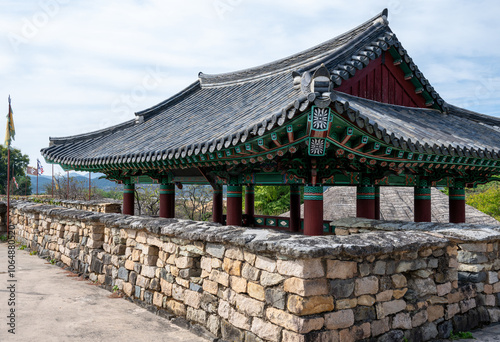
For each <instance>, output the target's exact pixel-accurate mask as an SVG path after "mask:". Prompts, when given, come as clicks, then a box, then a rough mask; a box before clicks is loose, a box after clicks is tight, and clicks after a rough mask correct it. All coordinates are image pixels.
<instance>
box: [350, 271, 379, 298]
mask: <svg viewBox="0 0 500 342" xmlns="http://www.w3.org/2000/svg"><path fill="white" fill-rule="evenodd" d="M377 292H378V278H377V277H375V276H370V277H364V278H358V279H356V280H355V286H354V295H355V296H361V295H364V294H376V293H377Z"/></svg>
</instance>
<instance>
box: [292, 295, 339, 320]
mask: <svg viewBox="0 0 500 342" xmlns="http://www.w3.org/2000/svg"><path fill="white" fill-rule="evenodd" d="M287 308H288V311H290V312H291V313H294V314H296V315H298V316H305V315H313V314H318V313H321V312H326V311H332V310H333V308H334V305H333V297H332V296H311V297H301V296H297V295H289V296H288V302H287Z"/></svg>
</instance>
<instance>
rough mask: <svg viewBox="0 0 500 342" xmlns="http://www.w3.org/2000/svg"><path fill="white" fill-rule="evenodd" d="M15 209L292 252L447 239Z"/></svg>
mask: <svg viewBox="0 0 500 342" xmlns="http://www.w3.org/2000/svg"><path fill="white" fill-rule="evenodd" d="M12 207H13V208H14V209H17V210H20V211H22V212H26V213H41V214H44V215H47V216H58V217H59V218H61V219H68V220H84V221H90V222H99V223H102V224H105V225H106V226H108V227H116V228H122V229H136V230H142V229H145V230H147V231H149V232H151V233H154V234H158V235H165V236H168V237H175V238H181V239H186V240H203V241H207V242H216V243H223V244H229V245H234V246H238V247H245V248H247V249H250V250H252V251H256V252H261V253H269V254H279V255H282V256H285V257H291V258H318V257H337V256H341V255H348V256H356V257H361V256H366V255H377V254H388V253H393V252H398V251H401V252H403V251H407V250H408V249H409V248H411V249H413V250H415V249H417V250H418V249H421V248H428V247H443V246H446V245H447V244H448V243H449V240H448V239H447V238H445V237H443V236H436V235H435V234H429V233H426V232H419V231H404V232H399V231H398V232H391V231H388V232H387V231H380V232H373V233H365V234H356V235H349V236H335V235H324V236H304V235H301V234H293V233H289V232H279V231H274V230H270V229H260V228H258V229H256V228H244V227H235V226H222V225H220V224H218V223H212V222H197V221H191V220H181V219H166V218H157V217H143V216H129V215H123V214H104V213H95V212H87V211H82V210H76V209H68V208H62V207H56V206H52V205H47V204H38V203H35V204H34V203H30V202H25V201H14V202H13V203H12Z"/></svg>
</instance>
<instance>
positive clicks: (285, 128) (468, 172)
mask: <svg viewBox="0 0 500 342" xmlns="http://www.w3.org/2000/svg"><path fill="white" fill-rule="evenodd" d="M387 15H388V14H387V10H384V11H383V12H382V13H380V14H379V15H377V16H376V17H374V18H372V19H370V20H368V21H367V22H365V23H363V24H362V25H360V26H358V27H356V28H354V29H353V30H351V31H349V32H346V33H344V34H342V35H340V36H338V37H336V38H333V39H331V40H329V41H327V42H325V43H323V44H321V45H318V46H315V47H313V48H311V49H308V50H305V51H303V52H300V53H297V54H295V55H293V56H289V57H287V58H284V59H282V60H278V61H275V62H272V63H269V64H266V65H263V66H259V67H255V68H251V69H247V70H242V71H237V72H233V73H227V74H219V75H207V74H203V73H200V74H199V77H198V80H197V81H196V82H194V83H193V84H192V85H190V86H189V87H188V88H186V89H184V90H182V91H181V92H179V93H178V94H176V95H174V96H173V97H171V98H169V99H167V100H165V101H164V102H162V103H159V104H158V105H156V106H154V107H151V108H149V109H146V110H144V111H141V112H138V113H136V118H135V119H134V120H130V121H127V122H124V123H122V124H119V125H116V126H113V127H110V128H108V129H104V130H100V131H96V132H91V133H87V134H82V135H77V136H71V137H65V138H51V139H50V146H49V147H47V148H44V149H42V154H43V156H44V157H45V158H46V160H47V162H49V163H57V164H60V165H61V166H62V167H63V168H64V169H71V170H79V171H91V172H102V173H104V174H106V176H107V178H108V179H112V180H115V181H118V182H121V183H123V184H125V187H124V189H125V190H124V200H123V203H124V206H123V212H124V213H127V214H133V204H134V198H133V191H134V184H136V183H137V182H140V181H141V179H150V180H151V179H152V180H154V181H155V182H157V183H159V184H161V203H160V206H161V209H160V215H161V216H162V217H173V216H174V215H175V213H174V209H173V203H174V201H175V195H174V184H175V183H181V184H210V185H211V186H212V187H213V189H214V197H213V198H214V210H213V220H214V221H215V222H222V218H223V215H222V193H221V190H222V187H227V194H228V198H227V208H228V210H227V224H231V225H241V224H242V218H243V210H242V189H243V187H246V189H247V191H246V194H247V198H246V204H247V206H246V217H247V222H252V217H253V205H251V203H252V202H253V187H254V186H255V185H283V186H289V187H290V189H291V194H292V196H291V206H290V209H291V214H290V220H289V228H290V230H291V231H299V230H300V229H301V222H300V215H299V214H298V213H299V212H300V200H298V197H297V196H299V195H298V194H299V191H298V190H299V187H304V202H305V203H304V207H305V210H304V233H305V234H307V235H320V234H323V227H324V225H323V190H324V187H325V186H339V185H349V186H356V187H357V193H356V203H357V210H356V215H357V216H358V217H365V218H379V217H380V197H379V194H380V187H381V186H406V187H412V188H414V213H415V214H414V219H415V221H418V222H423V221H430V220H431V190H430V189H431V187H432V186H441V187H448V188H449V189H450V191H449V192H450V200H449V207H450V209H449V221H450V222H455V223H460V222H465V192H464V188H465V187H473V186H475V185H476V184H478V183H485V182H488V181H490V180H491V179H494V176H495V175H498V174H500V156H499V154H498V150H499V148H500V135H499V129H498V127H500V119H497V118H494V117H489V116H486V115H482V114H478V113H474V112H471V111H468V110H466V109H462V108H459V107H456V106H453V105H451V104H448V103H446V102H445V101H444V100H443V99H442V98H441V96H440V95H439V94H438V93H437V92H436V91H435V89H434V88H433V87H432V85H431V84H430V82H429V80H427V78H425V76H424V75H423V73H422V72H421V71H420V70H419V68H418V67H417V65H416V64H415V63H414V62H413V60H412V59H411V57H410V56H409V55H408V53H407V51H406V50H405V49H404V48H403V46H402V44H401V42H400V41H399V40H398V39H397V37H396V35H395V34H394V33H393V32H392V31H391V29H390V28H389V24H388V21H387ZM423 48H425V47H423Z"/></svg>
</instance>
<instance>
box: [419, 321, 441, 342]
mask: <svg viewBox="0 0 500 342" xmlns="http://www.w3.org/2000/svg"><path fill="white" fill-rule="evenodd" d="M420 331H421V332H422V338H423V340H424V341H429V340H433V339H434V338H436V337H437V335H438V334H439V333H438V330H437V328H436V325H435V324H434V323H431V322H428V323H426V324H424V325H423V326H422V328H420Z"/></svg>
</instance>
